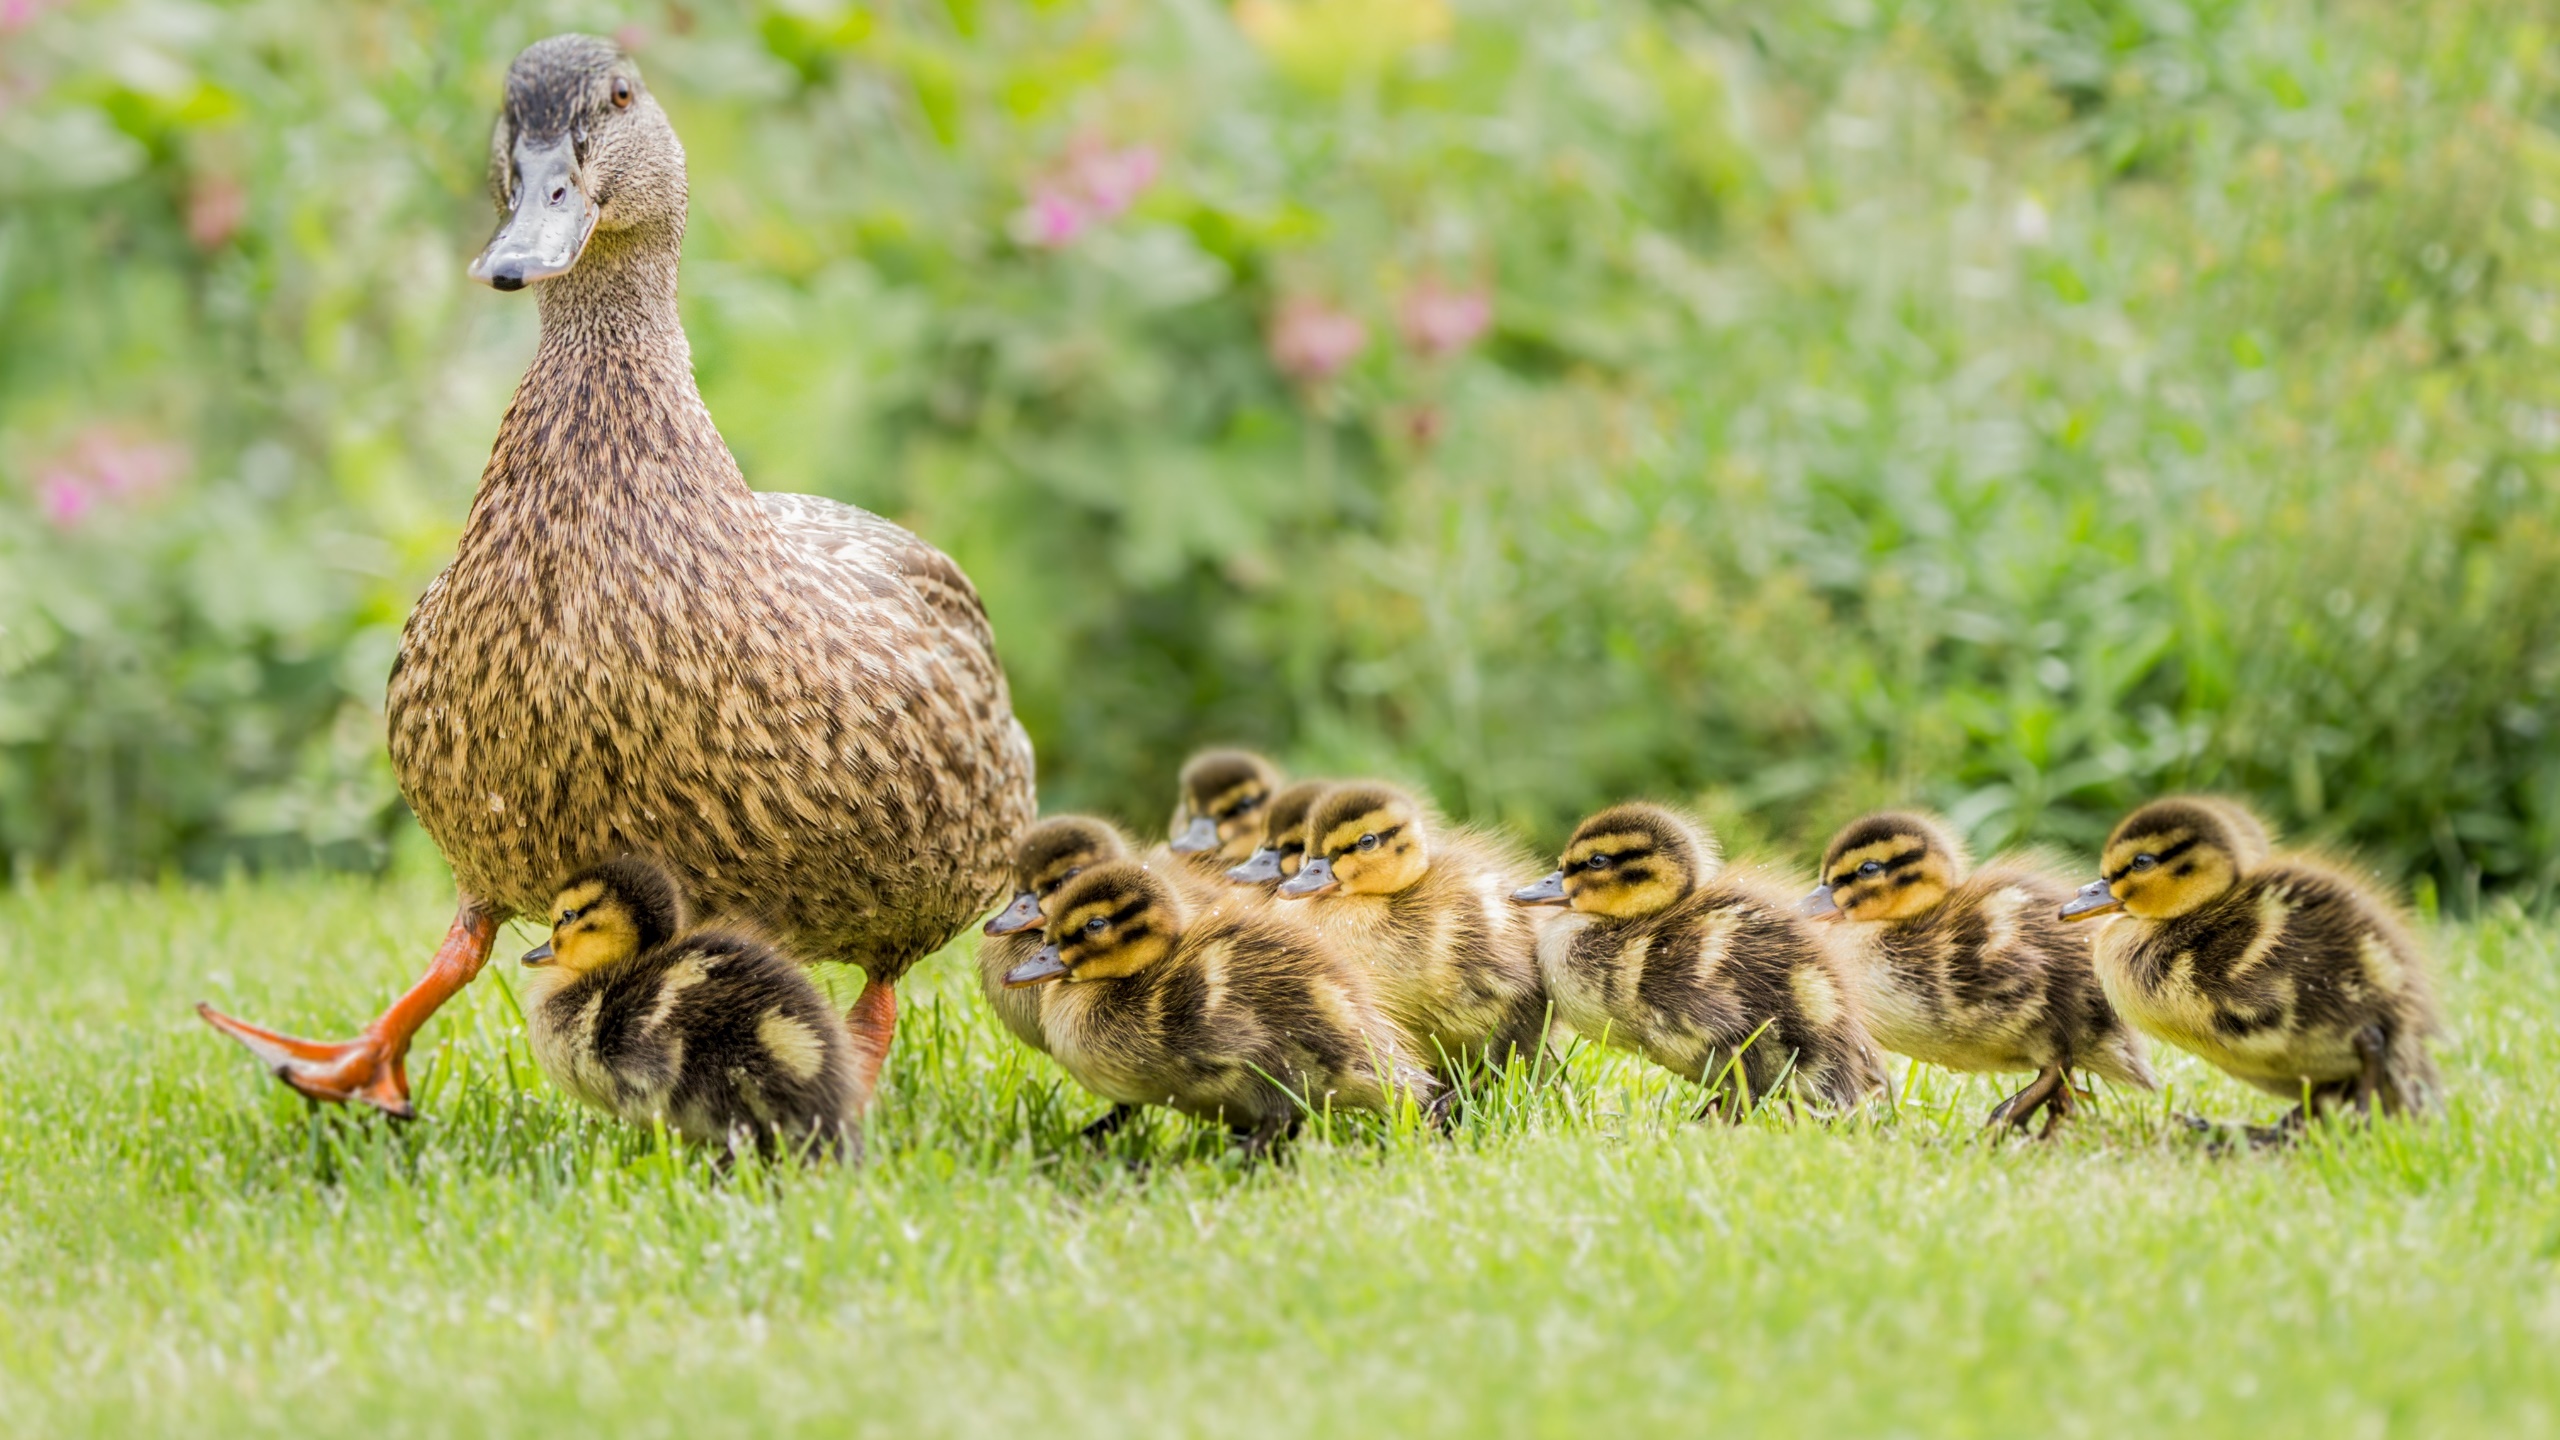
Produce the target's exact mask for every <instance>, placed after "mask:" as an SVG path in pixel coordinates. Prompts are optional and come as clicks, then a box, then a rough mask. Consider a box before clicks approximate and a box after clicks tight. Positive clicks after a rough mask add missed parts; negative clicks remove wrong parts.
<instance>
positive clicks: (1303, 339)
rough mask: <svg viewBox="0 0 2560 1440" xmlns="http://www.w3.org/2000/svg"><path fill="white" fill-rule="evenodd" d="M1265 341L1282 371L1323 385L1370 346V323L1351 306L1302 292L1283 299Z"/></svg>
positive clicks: (1305, 382) (1300, 381) (1303, 383)
mask: <svg viewBox="0 0 2560 1440" xmlns="http://www.w3.org/2000/svg"><path fill="white" fill-rule="evenodd" d="M1265 343H1267V344H1268V345H1269V347H1270V350H1271V363H1272V364H1274V365H1276V366H1278V367H1279V368H1280V373H1281V374H1283V375H1286V376H1288V377H1289V378H1290V379H1292V380H1294V381H1296V382H1298V383H1299V384H1301V385H1321V384H1323V383H1324V382H1325V381H1327V380H1330V379H1332V378H1333V377H1334V376H1336V375H1338V374H1340V373H1341V372H1342V368H1343V367H1344V366H1346V365H1348V364H1350V363H1351V362H1352V361H1353V360H1355V359H1357V358H1358V357H1359V355H1360V352H1361V351H1362V350H1365V349H1367V348H1368V345H1369V327H1368V326H1367V325H1366V324H1364V323H1362V322H1361V319H1360V317H1359V316H1357V315H1354V314H1352V313H1350V312H1349V311H1347V310H1336V309H1334V308H1333V307H1332V306H1330V305H1327V304H1326V303H1324V302H1323V301H1321V300H1318V299H1316V298H1315V297H1313V296H1310V295H1300V296H1296V297H1294V298H1292V299H1289V300H1284V301H1282V302H1281V304H1280V309H1279V312H1278V313H1277V314H1275V315H1273V316H1272V317H1271V329H1270V333H1269V334H1268V335H1267V336H1266V337H1265Z"/></svg>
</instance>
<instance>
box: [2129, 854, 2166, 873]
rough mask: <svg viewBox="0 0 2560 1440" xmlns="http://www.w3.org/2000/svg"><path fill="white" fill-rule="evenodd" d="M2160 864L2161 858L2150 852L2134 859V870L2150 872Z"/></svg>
mask: <svg viewBox="0 0 2560 1440" xmlns="http://www.w3.org/2000/svg"><path fill="white" fill-rule="evenodd" d="M2159 863H2160V857H2159V856H2157V855H2153V854H2150V853H2148V852H2145V853H2143V854H2140V855H2136V856H2134V857H2133V868H2134V869H2136V870H2148V869H2150V868H2151V867H2152V866H2154V865H2157V864H2159Z"/></svg>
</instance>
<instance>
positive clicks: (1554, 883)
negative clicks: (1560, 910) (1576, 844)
mask: <svg viewBox="0 0 2560 1440" xmlns="http://www.w3.org/2000/svg"><path fill="white" fill-rule="evenodd" d="M1572 902H1573V897H1571V896H1569V895H1567V894H1565V893H1564V872H1563V871H1562V870H1550V871H1548V872H1547V877H1546V878H1545V879H1543V880H1541V881H1539V882H1538V883H1537V884H1535V885H1523V886H1522V887H1520V888H1519V889H1517V890H1514V891H1512V892H1511V903H1512V904H1514V905H1569V904H1571V903H1572Z"/></svg>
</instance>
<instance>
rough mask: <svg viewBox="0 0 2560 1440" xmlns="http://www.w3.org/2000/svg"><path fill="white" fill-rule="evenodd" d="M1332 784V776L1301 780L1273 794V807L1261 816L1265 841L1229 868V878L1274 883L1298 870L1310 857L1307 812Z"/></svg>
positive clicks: (1239, 882) (1263, 883)
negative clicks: (1321, 778)
mask: <svg viewBox="0 0 2560 1440" xmlns="http://www.w3.org/2000/svg"><path fill="white" fill-rule="evenodd" d="M1332 784H1333V782H1332V781H1329V780H1301V781H1299V782H1298V783H1296V784H1294V785H1291V786H1290V787H1288V788H1287V789H1285V790H1282V791H1281V792H1280V793H1279V794H1277V795H1274V796H1272V797H1271V805H1270V808H1269V809H1267V810H1266V811H1265V812H1264V813H1263V817H1262V842H1261V843H1260V844H1259V845H1256V846H1255V847H1254V851H1253V853H1252V854H1251V855H1248V856H1246V857H1245V860H1244V863H1243V864H1241V865H1238V866H1236V867H1235V868H1234V869H1232V870H1229V871H1228V872H1227V879H1228V881H1229V882H1230V883H1233V884H1237V885H1262V886H1271V885H1277V884H1279V883H1280V882H1281V881H1283V880H1286V879H1288V878H1289V877H1290V876H1292V875H1295V874H1297V873H1298V867H1299V865H1301V864H1303V863H1304V862H1305V860H1306V858H1307V812H1308V811H1310V810H1313V809H1314V808H1315V803H1316V801H1317V799H1318V798H1319V797H1321V796H1322V795H1323V794H1324V792H1325V791H1326V790H1327V789H1329V788H1331V787H1332Z"/></svg>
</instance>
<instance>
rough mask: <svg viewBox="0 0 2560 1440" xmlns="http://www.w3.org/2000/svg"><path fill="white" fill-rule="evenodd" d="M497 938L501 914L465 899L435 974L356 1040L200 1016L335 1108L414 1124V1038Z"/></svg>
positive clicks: (430, 971) (209, 1010)
mask: <svg viewBox="0 0 2560 1440" xmlns="http://www.w3.org/2000/svg"><path fill="white" fill-rule="evenodd" d="M497 938H498V922H497V920H496V919H495V917H493V916H490V915H486V914H483V913H481V910H480V907H479V906H478V904H477V903H475V902H474V901H472V900H471V899H470V898H469V897H467V896H466V897H464V899H463V901H462V908H461V909H460V910H458V911H456V912H455V914H454V917H453V927H452V928H451V929H449V930H447V931H445V935H444V943H443V944H442V945H440V946H437V947H436V956H435V959H434V960H433V961H432V962H430V963H429V964H428V966H427V973H426V974H425V975H423V976H421V977H419V980H418V983H417V984H415V985H412V986H410V987H409V992H408V993H407V994H405V995H403V996H401V997H400V998H399V999H397V1000H394V1001H393V1002H391V1008H390V1009H388V1010H385V1011H383V1012H382V1015H381V1017H380V1018H379V1019H377V1020H375V1021H374V1022H373V1023H372V1024H370V1025H368V1026H366V1027H365V1028H364V1033H363V1034H361V1035H359V1036H357V1037H356V1038H355V1039H353V1040H342V1041H336V1042H330V1041H322V1040H303V1039H298V1038H296V1037H294V1036H291V1035H284V1034H279V1033H278V1032H276V1031H273V1030H268V1029H264V1028H262V1027H260V1026H256V1025H252V1024H250V1023H248V1022H247V1021H245V1020H235V1019H233V1018H232V1017H231V1016H228V1015H225V1014H223V1013H222V1012H221V1011H219V1010H216V1009H214V1008H213V1007H212V1006H211V1005H205V1004H199V1005H197V1006H196V1013H197V1014H198V1015H201V1016H203V1017H204V1021H205V1023H206V1024H208V1025H211V1026H212V1027H213V1028H214V1029H216V1030H219V1031H221V1032H222V1033H223V1034H225V1035H228V1036H230V1037H231V1038H232V1039H234V1040H237V1041H239V1042H240V1043H241V1044H243V1045H246V1046H248V1047H249V1053H250V1054H252V1055H255V1056H257V1057H258V1061H259V1063H260V1064H262V1065H265V1066H266V1067H267V1068H268V1069H269V1070H271V1071H273V1072H275V1077H276V1078H277V1079H279V1080H282V1081H283V1082H284V1083H286V1084H287V1085H290V1086H292V1087H293V1088H294V1089H295V1090H298V1091H300V1092H301V1093H302V1094H304V1095H307V1096H309V1097H311V1098H312V1099H314V1100H326V1101H329V1102H331V1103H332V1104H339V1103H343V1102H345V1101H349V1100H360V1101H362V1102H364V1103H365V1104H367V1105H370V1106H372V1107H373V1108H375V1109H376V1110H379V1111H381V1112H382V1113H384V1114H386V1115H389V1116H392V1117H393V1118H395V1119H400V1120H408V1119H412V1118H414V1117H415V1116H416V1115H417V1113H418V1112H417V1111H416V1109H414V1108H413V1107H412V1106H411V1105H410V1104H409V1068H408V1060H409V1041H410V1040H411V1039H412V1038H413V1037H415V1036H416V1035H417V1033H418V1027H419V1026H421V1025H424V1024H426V1023H427V1017H428V1016H430V1015H433V1014H435V1013H436V1010H437V1009H438V1008H439V1007H441V1006H442V1005H443V1004H444V1002H446V1001H447V1000H450V999H452V998H453V996H454V992H456V991H458V990H460V989H461V988H462V987H463V986H465V985H468V984H470V983H471V981H472V977H474V976H476V975H478V974H479V973H480V967H481V966H482V965H483V964H485V963H487V961H488V959H489V946H490V945H491V944H492V943H493V942H494V941H496V939H497Z"/></svg>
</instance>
